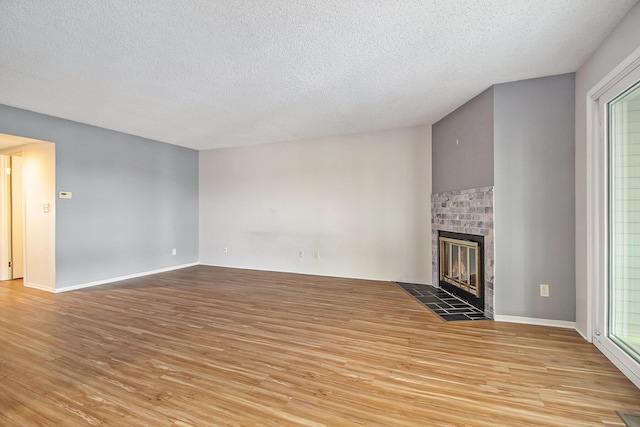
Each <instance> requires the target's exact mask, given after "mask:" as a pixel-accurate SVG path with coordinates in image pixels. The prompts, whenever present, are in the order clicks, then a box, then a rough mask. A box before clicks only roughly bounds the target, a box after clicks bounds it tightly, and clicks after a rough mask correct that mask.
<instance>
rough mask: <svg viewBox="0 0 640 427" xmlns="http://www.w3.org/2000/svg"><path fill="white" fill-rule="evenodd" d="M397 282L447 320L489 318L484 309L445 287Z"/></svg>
mask: <svg viewBox="0 0 640 427" xmlns="http://www.w3.org/2000/svg"><path fill="white" fill-rule="evenodd" d="M396 284H397V285H398V286H400V287H401V288H402V289H404V290H405V291H407V292H408V293H409V295H411V296H412V297H414V298H415V299H417V300H418V301H420V302H421V303H422V304H424V305H425V306H426V307H427V308H429V309H430V310H431V311H433V312H434V313H435V314H437V315H438V316H440V317H441V318H442V319H444V320H446V321H451V320H485V319H487V318H486V317H485V315H484V313H483V312H482V311H480V310H478V309H477V308H475V307H474V306H472V305H470V304H469V303H467V302H465V301H463V300H461V299H460V298H458V297H456V296H455V295H452V294H450V293H449V292H447V291H445V290H443V289H440V288H436V287H435V286H431V285H417V284H413V283H402V282H396Z"/></svg>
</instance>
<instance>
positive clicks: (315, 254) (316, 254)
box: [313, 251, 320, 259]
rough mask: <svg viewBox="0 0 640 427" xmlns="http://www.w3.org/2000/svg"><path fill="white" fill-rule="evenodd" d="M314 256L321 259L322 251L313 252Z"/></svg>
mask: <svg viewBox="0 0 640 427" xmlns="http://www.w3.org/2000/svg"><path fill="white" fill-rule="evenodd" d="M313 256H314V257H315V259H320V252H317V251H316V253H314V254H313Z"/></svg>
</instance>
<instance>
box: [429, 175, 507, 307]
mask: <svg viewBox="0 0 640 427" xmlns="http://www.w3.org/2000/svg"><path fill="white" fill-rule="evenodd" d="M431 218H432V219H431V230H432V232H431V233H432V251H433V252H432V253H433V284H434V285H436V286H438V283H439V282H440V281H439V271H438V270H439V268H440V266H439V260H438V230H444V231H451V232H454V233H466V234H475V235H480V236H484V298H485V299H484V301H485V302H484V311H485V313H484V314H485V316H487V317H489V318H491V319H493V271H494V264H495V260H494V249H493V246H494V244H493V242H494V240H493V187H480V188H470V189H467V190H456V191H447V192H443V193H437V194H432V195H431Z"/></svg>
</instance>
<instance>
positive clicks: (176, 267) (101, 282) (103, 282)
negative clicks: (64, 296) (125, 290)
mask: <svg viewBox="0 0 640 427" xmlns="http://www.w3.org/2000/svg"><path fill="white" fill-rule="evenodd" d="M195 265H200V263H198V262H192V263H189V264H182V265H174V266H173V267H167V268H161V269H158V270H151V271H144V272H142V273H135V274H129V275H127V276H120V277H112V278H110V279H105V280H97V281H95V282H89V283H81V284H79V285H72V286H65V287H64V288H59V289H56V290H55V293H56V294H59V293H61V292H69V291H75V290H78V289H84V288H91V287H93V286H100V285H106V284H107V283H113V282H119V281H121V280H127V279H135V278H137V277H143V276H150V275H152V274H158V273H164V272H166V271H172V270H180V269H181V268H187V267H193V266H195ZM49 292H51V290H49Z"/></svg>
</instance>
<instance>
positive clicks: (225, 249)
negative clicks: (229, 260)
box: [222, 246, 229, 254]
mask: <svg viewBox="0 0 640 427" xmlns="http://www.w3.org/2000/svg"><path fill="white" fill-rule="evenodd" d="M222 253H223V254H228V253H229V248H227V247H226V246H225V247H224V248H222Z"/></svg>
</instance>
